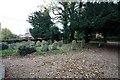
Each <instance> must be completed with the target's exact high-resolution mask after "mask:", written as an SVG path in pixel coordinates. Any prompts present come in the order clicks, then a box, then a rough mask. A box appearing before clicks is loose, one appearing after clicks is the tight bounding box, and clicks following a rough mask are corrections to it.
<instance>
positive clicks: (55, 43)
mask: <svg viewBox="0 0 120 80" xmlns="http://www.w3.org/2000/svg"><path fill="white" fill-rule="evenodd" d="M57 46H58V42H57V41H55V42H54V43H53V44H52V50H56V49H57Z"/></svg>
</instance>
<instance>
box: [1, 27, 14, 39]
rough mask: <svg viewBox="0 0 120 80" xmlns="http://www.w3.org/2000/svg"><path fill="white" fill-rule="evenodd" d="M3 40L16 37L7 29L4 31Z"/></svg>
mask: <svg viewBox="0 0 120 80" xmlns="http://www.w3.org/2000/svg"><path fill="white" fill-rule="evenodd" d="M1 34H2V39H10V38H15V35H14V34H13V33H12V32H11V31H10V30H9V29H7V28H3V29H2V33H1Z"/></svg>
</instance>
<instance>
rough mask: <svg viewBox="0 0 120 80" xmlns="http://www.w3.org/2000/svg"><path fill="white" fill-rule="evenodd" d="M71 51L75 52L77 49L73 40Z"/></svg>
mask: <svg viewBox="0 0 120 80" xmlns="http://www.w3.org/2000/svg"><path fill="white" fill-rule="evenodd" d="M71 49H72V50H76V49H77V44H76V41H75V40H73V41H72V45H71Z"/></svg>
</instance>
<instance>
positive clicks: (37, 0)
mask: <svg viewBox="0 0 120 80" xmlns="http://www.w3.org/2000/svg"><path fill="white" fill-rule="evenodd" d="M49 2H50V0H0V23H1V27H2V28H8V29H10V31H11V32H12V33H14V34H17V35H19V34H24V33H25V32H28V29H29V28H30V27H32V26H31V25H30V24H29V23H28V22H27V21H26V20H27V19H28V15H30V13H32V12H34V11H38V10H39V7H38V6H39V5H43V4H44V5H47V3H49Z"/></svg>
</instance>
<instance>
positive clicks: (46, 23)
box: [28, 8, 53, 39]
mask: <svg viewBox="0 0 120 80" xmlns="http://www.w3.org/2000/svg"><path fill="white" fill-rule="evenodd" d="M28 22H29V23H30V24H31V25H32V26H33V28H30V33H31V35H32V36H33V37H34V38H43V39H49V37H50V36H49V31H50V26H51V25H52V24H53V22H52V21H51V17H50V15H49V10H48V9H47V8H45V10H44V12H41V11H36V12H34V13H32V14H31V15H30V16H29V18H28Z"/></svg>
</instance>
